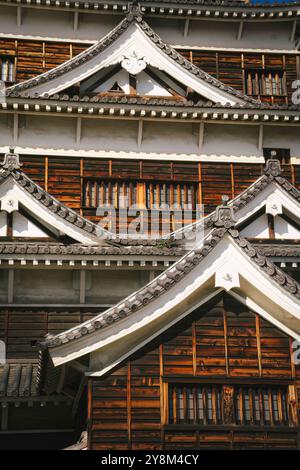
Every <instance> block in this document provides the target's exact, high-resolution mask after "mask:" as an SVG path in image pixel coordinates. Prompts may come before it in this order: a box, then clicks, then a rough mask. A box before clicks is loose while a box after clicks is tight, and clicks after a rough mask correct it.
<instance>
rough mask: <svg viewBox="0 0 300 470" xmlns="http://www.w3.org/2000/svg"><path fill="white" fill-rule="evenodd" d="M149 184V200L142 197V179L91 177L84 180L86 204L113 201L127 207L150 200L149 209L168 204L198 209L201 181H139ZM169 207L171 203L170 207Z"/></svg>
mask: <svg viewBox="0 0 300 470" xmlns="http://www.w3.org/2000/svg"><path fill="white" fill-rule="evenodd" d="M139 184H140V186H141V187H142V189H143V186H144V187H145V201H144V200H143V199H142V194H143V191H142V194H141V193H140V199H141V200H139V201H138V190H137V187H138V183H137V182H130V181H105V180H96V179H89V180H85V181H84V184H83V206H84V207H86V208H97V207H99V206H103V205H107V204H109V205H113V206H114V207H115V208H116V209H125V208H127V207H130V206H132V205H134V204H138V203H140V204H144V203H145V204H146V207H147V209H159V208H161V207H163V206H165V205H167V206H169V207H170V208H171V209H176V208H178V209H187V210H196V205H197V201H198V185H197V184H190V183H189V184H185V183H148V182H147V183H139ZM167 209H168V207H167Z"/></svg>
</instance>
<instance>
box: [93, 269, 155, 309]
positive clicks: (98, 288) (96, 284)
mask: <svg viewBox="0 0 300 470" xmlns="http://www.w3.org/2000/svg"><path fill="white" fill-rule="evenodd" d="M91 274H92V280H91V284H90V286H88V287H90V288H87V290H86V302H87V303H104V304H114V303H116V302H118V301H120V300H122V299H123V298H124V297H127V295H129V294H130V293H131V292H134V291H136V290H137V289H140V288H141V287H143V285H145V284H146V283H147V282H148V281H149V274H148V273H147V272H146V271H92V272H91Z"/></svg>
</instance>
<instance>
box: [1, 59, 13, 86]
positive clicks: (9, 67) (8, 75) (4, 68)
mask: <svg viewBox="0 0 300 470" xmlns="http://www.w3.org/2000/svg"><path fill="white" fill-rule="evenodd" d="M0 64H1V77H0V78H1V80H2V81H3V82H8V83H12V82H14V81H15V65H14V59H12V58H6V57H2V58H1V57H0Z"/></svg>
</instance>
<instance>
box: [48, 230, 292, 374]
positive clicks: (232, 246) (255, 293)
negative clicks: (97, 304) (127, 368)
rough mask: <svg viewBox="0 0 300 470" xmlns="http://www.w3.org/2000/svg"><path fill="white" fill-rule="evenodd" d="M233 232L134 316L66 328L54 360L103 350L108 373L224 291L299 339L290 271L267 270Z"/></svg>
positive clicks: (100, 361)
mask: <svg viewBox="0 0 300 470" xmlns="http://www.w3.org/2000/svg"><path fill="white" fill-rule="evenodd" d="M233 235H234V236H233ZM233 235H230V234H229V233H227V234H225V236H224V237H223V238H222V239H221V241H219V242H218V243H217V245H216V246H214V247H213V248H212V249H211V250H210V251H209V252H208V253H207V254H206V255H205V256H204V257H203V258H202V260H201V262H199V263H198V264H197V265H196V266H195V267H194V268H193V269H191V270H190V271H189V270H187V273H185V275H183V276H182V277H181V279H180V280H179V281H178V282H175V283H174V284H173V285H172V287H170V288H168V289H166V290H165V291H163V292H162V293H161V295H159V296H158V297H157V298H154V299H153V300H152V301H151V302H150V303H147V304H146V305H144V306H143V307H142V308H141V309H137V310H136V311H135V310H133V311H132V312H131V314H130V315H128V316H125V317H124V318H121V319H118V320H116V321H115V320H114V315H116V313H115V312H116V310H115V308H113V309H111V311H107V312H104V313H103V314H101V315H100V316H99V317H97V318H96V319H94V320H95V321H96V322H97V321H98V322H101V320H102V319H105V318H107V321H108V322H109V324H108V326H107V327H105V328H100V329H98V328H94V331H93V330H91V328H92V324H83V325H81V327H79V328H77V329H76V328H75V329H73V331H71V330H70V331H69V332H65V333H64V334H63V335H62V338H63V339H62V341H61V343H60V345H58V346H53V344H52V347H50V350H49V352H50V355H51V357H52V360H53V362H54V364H55V365H56V366H58V365H61V364H64V363H67V362H70V361H72V360H74V359H76V358H78V357H81V356H84V355H86V354H91V353H96V352H97V359H95V360H96V362H97V368H96V369H97V372H96V374H98V375H102V374H103V373H105V372H107V371H108V370H109V369H110V368H111V367H114V366H115V365H116V364H117V363H119V362H120V361H122V360H123V359H124V357H125V356H126V355H128V354H131V353H132V352H133V351H135V350H137V349H139V348H140V347H141V346H142V345H143V344H146V343H147V342H148V341H150V340H151V339H152V338H154V337H155V336H157V335H158V334H160V333H161V332H162V331H164V330H165V329H167V328H169V326H170V325H172V324H174V323H176V322H177V321H179V320H180V319H182V318H183V317H184V316H186V315H188V314H189V313H190V312H191V311H193V310H195V309H196V308H197V307H198V306H199V305H201V304H203V303H205V302H206V301H207V300H209V299H210V298H212V297H213V296H214V295H216V294H217V293H219V292H220V291H221V290H222V289H223V290H226V291H228V292H229V293H230V294H231V295H233V296H235V297H237V298H238V299H240V300H241V301H242V302H243V303H245V305H247V306H248V307H249V308H251V309H252V310H253V311H255V312H256V313H258V314H259V315H261V316H262V317H263V318H265V319H266V320H268V321H270V322H271V323H272V324H274V325H276V326H277V327H278V328H280V329H281V330H282V331H284V332H285V333H287V334H289V335H290V336H291V337H293V338H295V339H297V340H299V339H300V321H299V320H300V300H299V296H298V295H297V296H295V295H293V294H291V292H289V290H287V289H286V288H284V287H283V284H284V283H285V281H284V280H283V281H282V280H281V277H282V279H287V277H286V275H285V274H283V273H281V271H280V270H279V269H278V268H275V266H274V265H272V264H271V263H268V267H266V269H261V268H260V264H261V266H262V265H263V263H265V262H266V261H265V260H264V259H263V257H260V259H259V260H257V261H256V262H253V259H254V257H255V256H256V254H255V250H254V249H253V248H252V247H251V246H250V245H249V244H247V243H246V242H245V243H246V244H245V243H244V242H240V241H237V240H236V239H235V236H236V234H235V233H234V232H233ZM210 237H212V235H209V236H208V238H207V239H205V240H203V241H202V242H201V243H200V244H199V246H198V247H197V249H194V250H192V252H190V253H189V254H187V255H185V256H184V257H183V258H182V259H181V260H180V261H178V262H177V263H176V264H175V265H174V266H172V267H171V268H169V269H168V270H167V271H165V273H163V274H162V275H161V276H159V277H158V278H156V279H155V280H154V281H152V283H153V284H154V283H155V284H156V285H158V284H159V283H160V282H161V283H162V284H163V283H164V282H167V281H165V280H166V279H168V275H169V276H171V277H172V273H174V272H176V269H177V268H179V269H184V268H185V266H186V262H187V261H188V260H193V257H195V256H196V257H197V255H195V252H196V253H200V251H201V250H207V248H206V247H207V246H208V245H209V238H210ZM246 246H247V248H245V247H246ZM198 256H199V255H198ZM272 271H274V273H275V274H274V276H271V272H272ZM282 282H283V284H282V286H281V285H280V283H282ZM286 282H287V283H290V282H291V283H292V284H293V285H294V284H295V281H293V280H291V279H290V278H288V280H287V281H286ZM152 283H150V284H149V285H148V286H146V287H145V288H144V291H147V290H148V291H149V290H150V291H151V284H152ZM153 284H152V285H153ZM295 285H296V284H295ZM296 290H297V287H296ZM132 298H134V299H137V298H139V292H137V293H134V294H133V295H132V296H130V297H129V298H127V299H125V300H124V301H122V302H121V303H120V304H118V306H117V307H118V308H119V309H122V308H126V305H129V304H130V303H131V301H132V302H137V300H135V301H134V300H131V299H132ZM122 306H124V307H122ZM110 315H111V320H110ZM94 325H95V323H94ZM82 327H83V329H85V330H86V331H85V334H83V335H81V334H80V335H78V336H77V335H76V332H77V331H78V332H79V330H80V328H82ZM89 329H90V331H89ZM68 334H69V335H70V334H71V335H73V340H72V341H65V340H64V338H68ZM54 344H55V342H54Z"/></svg>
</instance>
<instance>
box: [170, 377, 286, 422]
mask: <svg viewBox="0 0 300 470" xmlns="http://www.w3.org/2000/svg"><path fill="white" fill-rule="evenodd" d="M168 423H169V424H194V425H195V424H198V425H212V424H215V425H216V424H232V425H243V426H248V425H249V426H250V425H251V426H289V425H291V424H293V423H292V418H291V416H290V413H289V404H288V389H287V387H285V386H263V387H259V386H245V385H243V386H238V385H235V386H232V387H229V386H222V385H206V384H183V385H181V384H169V386H168Z"/></svg>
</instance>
